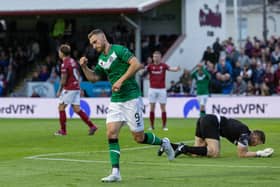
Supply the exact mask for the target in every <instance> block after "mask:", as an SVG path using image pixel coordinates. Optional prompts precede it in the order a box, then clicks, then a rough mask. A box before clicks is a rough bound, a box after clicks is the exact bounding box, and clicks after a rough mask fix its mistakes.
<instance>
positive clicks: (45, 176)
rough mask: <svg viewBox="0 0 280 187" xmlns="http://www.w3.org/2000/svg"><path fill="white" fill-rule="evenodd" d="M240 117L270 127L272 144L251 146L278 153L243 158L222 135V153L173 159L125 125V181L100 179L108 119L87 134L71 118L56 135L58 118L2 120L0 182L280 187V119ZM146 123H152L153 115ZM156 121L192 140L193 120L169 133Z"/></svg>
mask: <svg viewBox="0 0 280 187" xmlns="http://www.w3.org/2000/svg"><path fill="white" fill-rule="evenodd" d="M241 121H244V122H245V123H247V124H249V127H250V129H262V130H264V131H265V132H266V135H267V143H266V144H265V145H260V146H257V147H253V148H250V150H258V149H263V148H265V147H273V148H274V150H275V154H274V155H273V156H272V157H271V158H245V159H244V158H243V159H240V158H238V157H237V156H236V147H235V146H234V145H232V144H230V143H229V142H228V141H227V140H224V139H223V140H222V152H221V157H220V158H216V159H213V158H192V157H188V156H184V155H182V156H179V157H178V158H177V159H175V160H174V161H171V162H169V161H167V158H166V156H165V155H163V156H162V157H158V156H157V155H156V152H157V149H158V146H149V145H139V144H136V143H135V142H134V141H133V138H132V136H131V134H130V132H129V130H128V128H127V127H124V128H123V129H122V131H121V134H120V139H119V142H120V146H121V174H122V178H123V181H122V182H120V183H116V184H107V183H101V182H100V179H101V178H102V177H104V176H106V175H108V174H109V173H110V169H111V168H110V163H109V155H108V152H107V149H108V148H107V147H108V145H107V139H106V132H105V120H94V122H96V123H97V124H98V127H99V130H98V132H97V133H96V135H94V136H88V135H87V132H88V129H87V126H86V125H84V124H83V122H82V121H81V120H78V119H70V120H68V135H67V136H65V137H57V136H54V135H53V133H54V132H55V131H56V130H57V129H58V126H59V125H58V120H54V119H1V120H0V176H1V177H0V186H3V187H6V186H7V187H10V186H11V187H14V186H17V187H18V186H26V187H31V186H51V187H54V186H59V187H63V186H67V187H74V186H82V187H84V186H108V185H114V186H127V187H131V186H139V187H140V186H141V187H143V186H145V187H149V186H156V185H160V186H176V187H178V186H188V187H191V186H195V187H197V186H207V187H211V186H213V187H214V186H215V187H218V186H223V187H228V186H230V187H231V186H254V187H257V186H267V187H268V186H277V187H278V186H280V180H279V176H280V164H279V163H280V157H279V154H278V153H279V151H280V145H279V142H280V136H279V135H280V124H279V119H242V120H241ZM145 122H146V124H148V120H146V121H145ZM156 123H157V124H156V130H155V131H154V133H155V134H156V135H157V136H159V137H169V138H170V140H171V141H172V142H181V141H184V142H188V144H192V143H193V138H194V129H195V120H194V119H168V128H169V131H167V132H165V131H162V130H161V127H160V125H159V124H160V120H159V119H157V121H156ZM146 128H148V126H146ZM38 155H39V156H38ZM32 156H35V157H32ZM28 158H29V159H28Z"/></svg>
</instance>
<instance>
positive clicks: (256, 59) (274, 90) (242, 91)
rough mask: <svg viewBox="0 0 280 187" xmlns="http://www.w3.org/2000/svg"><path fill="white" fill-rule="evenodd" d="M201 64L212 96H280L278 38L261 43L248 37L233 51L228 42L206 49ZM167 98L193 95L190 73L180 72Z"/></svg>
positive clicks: (186, 71) (279, 39) (230, 42)
mask: <svg viewBox="0 0 280 187" xmlns="http://www.w3.org/2000/svg"><path fill="white" fill-rule="evenodd" d="M201 62H202V63H203V64H204V66H205V67H206V69H207V70H208V71H209V73H210V74H211V81H210V85H209V90H210V93H212V94H233V95H246V96H252V95H262V96H269V95H280V37H279V38H277V37H274V36H272V37H270V38H269V40H268V41H266V42H265V41H263V40H260V39H258V38H257V37H254V38H252V39H251V38H250V37H248V38H247V40H246V42H245V44H244V45H242V46H241V47H239V48H237V47H236V45H235V44H234V42H233V40H232V38H228V39H227V40H224V41H222V42H220V40H219V38H217V39H216V41H215V42H214V43H213V45H212V46H207V47H206V50H205V51H204V53H203V55H202V59H201ZM168 92H169V95H176V94H179V93H182V92H183V93H184V94H185V95H192V94H195V84H193V81H192V80H191V70H187V69H186V70H184V72H183V75H182V76H181V77H180V80H179V81H177V82H175V81H172V82H171V86H170V88H169V89H168Z"/></svg>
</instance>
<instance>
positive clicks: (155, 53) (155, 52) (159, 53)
mask: <svg viewBox="0 0 280 187" xmlns="http://www.w3.org/2000/svg"><path fill="white" fill-rule="evenodd" d="M153 55H161V52H160V51H154V52H153Z"/></svg>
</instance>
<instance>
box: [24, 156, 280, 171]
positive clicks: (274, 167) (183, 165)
mask: <svg viewBox="0 0 280 187" xmlns="http://www.w3.org/2000/svg"><path fill="white" fill-rule="evenodd" d="M26 159H34V160H48V161H64V162H80V163H97V164H104V163H109V161H102V160H78V159H67V158H26ZM121 163H125V164H131V165H143V164H145V165H151V166H168V167H170V165H172V166H176V167H178V166H180V167H190V166H191V167H216V168H269V169H280V166H257V165H255V166H249V165H239V166H237V165H221V164H219V165H217V164H187V163H186V164H185V163H174V162H173V163H172V162H168V163H167V164H166V163H154V162H129V161H124V162H121Z"/></svg>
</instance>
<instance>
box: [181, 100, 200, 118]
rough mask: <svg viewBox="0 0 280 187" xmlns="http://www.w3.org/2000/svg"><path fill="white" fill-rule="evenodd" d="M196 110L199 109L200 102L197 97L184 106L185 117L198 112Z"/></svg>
mask: <svg viewBox="0 0 280 187" xmlns="http://www.w3.org/2000/svg"><path fill="white" fill-rule="evenodd" d="M196 111H199V103H198V101H197V99H191V100H189V101H188V102H186V104H185V106H184V118H188V117H189V116H193V115H190V114H191V113H196Z"/></svg>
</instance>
